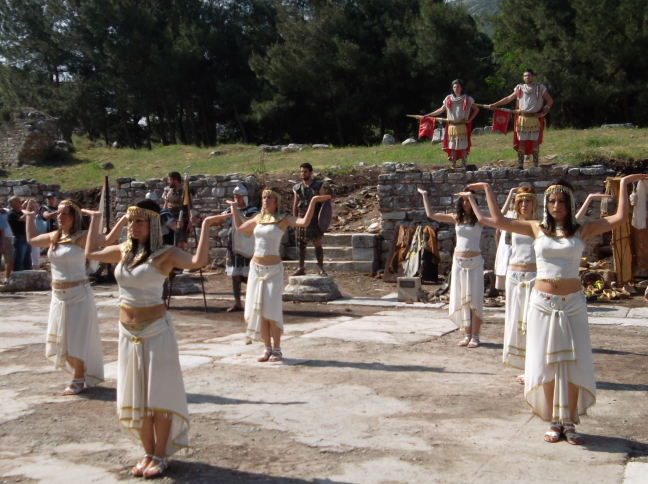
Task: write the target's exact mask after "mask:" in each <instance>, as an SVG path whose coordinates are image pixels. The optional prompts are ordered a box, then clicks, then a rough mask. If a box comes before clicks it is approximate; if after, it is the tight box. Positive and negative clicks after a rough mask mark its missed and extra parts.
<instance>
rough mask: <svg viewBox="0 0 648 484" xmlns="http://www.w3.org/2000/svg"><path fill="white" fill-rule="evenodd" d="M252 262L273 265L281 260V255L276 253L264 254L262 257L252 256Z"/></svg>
mask: <svg viewBox="0 0 648 484" xmlns="http://www.w3.org/2000/svg"><path fill="white" fill-rule="evenodd" d="M252 262H254V263H255V264H258V265H260V266H273V265H275V264H279V262H281V257H279V256H278V255H264V256H262V257H259V256H256V255H255V256H254V257H252Z"/></svg>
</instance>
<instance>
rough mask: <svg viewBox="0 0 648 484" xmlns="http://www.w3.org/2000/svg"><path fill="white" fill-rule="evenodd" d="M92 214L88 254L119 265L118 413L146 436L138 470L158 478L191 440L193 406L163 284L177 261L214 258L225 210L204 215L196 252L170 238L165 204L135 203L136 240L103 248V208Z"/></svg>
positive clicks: (200, 262) (132, 226)
mask: <svg viewBox="0 0 648 484" xmlns="http://www.w3.org/2000/svg"><path fill="white" fill-rule="evenodd" d="M85 213H88V214H89V215H91V216H92V222H91V224H90V230H89V234H88V240H87V242H86V256H87V257H88V258H89V259H91V260H96V261H99V262H106V263H112V264H117V267H116V269H115V278H116V279H117V283H118V284H119V356H118V361H119V365H118V366H119V369H118V376H117V415H118V420H119V424H120V426H121V427H122V428H124V429H125V430H127V431H129V432H130V433H132V434H133V435H134V436H135V437H137V438H139V440H140V441H141V443H142V446H143V447H144V451H145V452H146V455H145V456H144V457H143V458H142V459H141V460H140V462H139V463H138V464H137V465H136V466H134V467H133V468H132V469H131V473H132V474H133V475H134V476H138V477H140V476H144V477H149V478H150V477H157V476H159V475H161V474H162V473H163V472H164V471H165V470H166V468H167V467H168V461H167V457H168V456H169V455H171V454H173V453H174V452H177V451H179V450H181V449H184V448H186V447H188V445H189V438H188V434H189V410H188V408H187V398H186V396H185V391H184V383H183V381H182V371H181V370H180V360H179V356H178V343H177V340H176V336H175V329H174V325H173V321H172V320H171V316H170V315H169V314H168V313H167V310H166V307H165V305H164V302H163V299H162V286H163V284H164V281H165V279H166V277H167V275H168V274H169V272H171V270H172V269H173V268H174V267H178V268H181V269H196V268H200V267H203V266H204V265H206V264H207V261H208V252H209V227H211V226H212V225H213V224H214V222H216V221H217V220H220V219H221V218H223V216H221V215H216V216H213V217H207V218H205V219H204V220H203V223H202V228H201V231H200V240H199V241H198V246H197V248H196V253H195V254H193V255H192V254H190V253H187V252H184V251H183V250H181V249H179V248H177V247H171V246H165V245H163V244H162V230H161V227H160V206H159V205H158V204H157V203H155V202H154V201H152V200H142V201H140V202H137V203H136V204H135V205H134V206H131V207H129V208H128V240H127V241H126V242H124V243H123V244H121V245H118V246H111V247H106V248H105V249H99V248H98V243H97V238H98V233H99V212H90V211H85Z"/></svg>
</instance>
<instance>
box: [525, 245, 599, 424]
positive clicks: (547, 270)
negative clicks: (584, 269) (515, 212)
mask: <svg viewBox="0 0 648 484" xmlns="http://www.w3.org/2000/svg"><path fill="white" fill-rule="evenodd" d="M534 245H535V251H536V263H537V265H538V279H543V278H560V279H575V278H578V267H579V264H580V259H581V256H582V254H583V249H584V247H585V244H584V243H583V241H582V240H581V239H580V238H579V237H578V235H574V236H573V237H548V236H545V235H544V234H541V235H540V236H539V237H538V238H537V239H536V240H535V244H534ZM527 319H528V325H527V340H526V341H527V348H526V365H525V383H524V396H525V399H526V401H527V403H528V404H529V405H530V406H531V408H532V409H533V413H535V414H536V415H538V416H539V417H540V418H542V419H543V420H547V421H550V420H570V416H569V406H568V404H569V402H568V398H567V395H568V388H569V387H568V384H572V385H574V386H576V387H577V388H578V390H579V392H578V415H579V416H580V415H584V414H585V413H586V412H587V409H588V408H589V407H591V406H592V405H594V403H595V402H596V379H595V376H594V362H593V359H592V344H591V342H590V334H589V323H588V321H587V303H586V301H585V295H584V294H583V292H582V291H578V292H574V293H571V294H567V295H564V296H556V295H553V294H546V293H543V292H539V291H537V290H534V291H533V292H532V294H531V300H530V304H529V312H528V317H527ZM552 382H554V384H555V390H554V398H553V408H548V407H547V402H546V399H545V395H544V388H543V387H544V385H547V384H549V383H552ZM575 423H578V422H575Z"/></svg>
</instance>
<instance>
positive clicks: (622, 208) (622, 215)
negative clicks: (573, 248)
mask: <svg viewBox="0 0 648 484" xmlns="http://www.w3.org/2000/svg"><path fill="white" fill-rule="evenodd" d="M647 177H648V175H646V174H644V173H637V174H635V175H628V176H624V177H623V178H621V182H620V183H621V189H620V191H619V204H618V207H617V211H616V213H615V214H614V215H610V216H608V217H603V218H600V219H598V220H593V221H591V222H585V223H584V224H583V225H582V226H581V229H580V238H581V239H583V240H585V239H586V238H587V237H591V236H593V235H598V234H602V233H605V232H609V231H610V230H613V229H615V228H616V227H618V226H619V225H621V224H622V223H623V222H624V221H626V220H627V219H628V217H629V214H630V200H628V183H632V182H634V181H638V180H645V179H646V178H647Z"/></svg>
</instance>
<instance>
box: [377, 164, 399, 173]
mask: <svg viewBox="0 0 648 484" xmlns="http://www.w3.org/2000/svg"><path fill="white" fill-rule="evenodd" d="M381 168H382V171H384V172H387V173H391V172H395V171H396V163H394V162H391V161H386V162H385V163H383V164H382V167H381Z"/></svg>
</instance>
